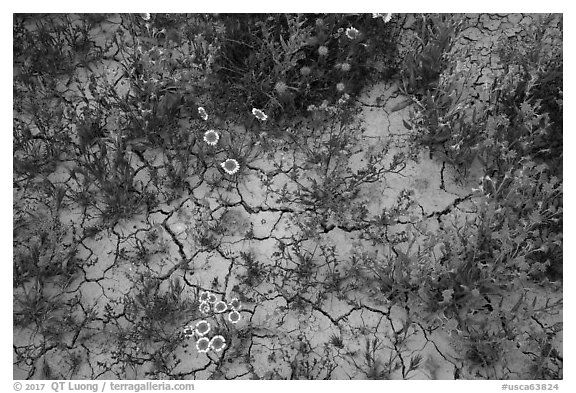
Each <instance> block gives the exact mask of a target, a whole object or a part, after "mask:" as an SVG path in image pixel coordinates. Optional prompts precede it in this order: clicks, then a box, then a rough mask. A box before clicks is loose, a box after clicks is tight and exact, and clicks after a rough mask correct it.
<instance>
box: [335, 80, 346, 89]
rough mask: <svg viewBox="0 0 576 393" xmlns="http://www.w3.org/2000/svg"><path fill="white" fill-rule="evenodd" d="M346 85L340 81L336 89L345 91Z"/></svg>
mask: <svg viewBox="0 0 576 393" xmlns="http://www.w3.org/2000/svg"><path fill="white" fill-rule="evenodd" d="M345 87H346V86H344V83H342V82H340V83H338V84H337V85H336V90H338V91H344V88H345Z"/></svg>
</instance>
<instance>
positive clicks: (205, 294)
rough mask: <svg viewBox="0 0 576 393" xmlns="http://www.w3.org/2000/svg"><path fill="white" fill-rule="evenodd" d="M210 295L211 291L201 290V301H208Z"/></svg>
mask: <svg viewBox="0 0 576 393" xmlns="http://www.w3.org/2000/svg"><path fill="white" fill-rule="evenodd" d="M209 296H210V292H209V291H202V292H200V297H199V298H200V301H201V302H207V301H208V297H209Z"/></svg>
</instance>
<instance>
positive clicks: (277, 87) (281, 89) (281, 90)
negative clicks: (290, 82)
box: [274, 82, 288, 94]
mask: <svg viewBox="0 0 576 393" xmlns="http://www.w3.org/2000/svg"><path fill="white" fill-rule="evenodd" d="M274 89H275V90H276V91H277V92H278V93H279V94H283V93H285V92H286V89H288V86H286V83H284V82H276V85H275V86H274Z"/></svg>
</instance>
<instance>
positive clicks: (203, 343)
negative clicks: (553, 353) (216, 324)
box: [196, 337, 211, 353]
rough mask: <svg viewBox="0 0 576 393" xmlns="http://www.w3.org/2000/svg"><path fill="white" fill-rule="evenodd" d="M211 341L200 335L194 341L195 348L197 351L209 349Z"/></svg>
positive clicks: (204, 351)
mask: <svg viewBox="0 0 576 393" xmlns="http://www.w3.org/2000/svg"><path fill="white" fill-rule="evenodd" d="M210 344H211V341H210V340H208V338H207V337H200V338H199V339H198V341H196V349H197V350H198V352H203V353H206V352H208V351H209V350H210Z"/></svg>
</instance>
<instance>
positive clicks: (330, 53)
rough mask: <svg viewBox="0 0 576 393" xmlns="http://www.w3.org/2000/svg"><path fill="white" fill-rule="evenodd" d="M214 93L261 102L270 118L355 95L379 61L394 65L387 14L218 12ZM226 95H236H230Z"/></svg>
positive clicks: (390, 70) (389, 67) (390, 68)
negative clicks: (223, 93) (219, 33)
mask: <svg viewBox="0 0 576 393" xmlns="http://www.w3.org/2000/svg"><path fill="white" fill-rule="evenodd" d="M214 18H215V23H218V24H219V25H220V26H222V35H221V36H220V37H219V41H218V44H219V46H218V50H217V51H216V55H215V59H214V64H213V69H214V74H213V76H214V77H215V78H216V81H215V83H214V88H215V91H216V92H215V95H216V96H218V95H219V93H218V92H219V91H222V90H223V89H225V90H226V92H227V95H226V101H230V102H245V103H246V104H245V105H248V106H255V107H258V108H264V110H266V111H268V112H270V113H271V114H272V115H273V116H274V117H277V116H278V115H280V114H281V116H287V115H290V114H295V113H298V112H302V111H305V110H306V108H307V107H308V106H309V105H316V104H319V103H320V102H322V101H323V100H328V101H329V102H336V101H338V100H339V99H341V97H343V95H344V94H349V95H354V94H356V93H358V92H359V91H360V89H361V88H362V87H363V86H364V85H365V84H366V82H367V81H368V79H369V78H368V75H369V74H370V73H371V72H372V71H374V66H373V64H374V62H375V61H376V60H377V59H382V63H383V64H384V66H385V68H386V69H385V71H386V72H387V74H388V75H391V74H392V73H393V70H394V68H395V64H394V62H395V56H394V55H395V54H396V42H395V40H396V37H397V36H398V35H397V34H395V33H396V30H395V29H396V25H395V23H394V22H393V21H392V22H391V20H393V19H394V18H393V17H392V15H391V14H383V15H370V14H348V15H344V14H326V15H321V14H298V15H294V14H272V15H270V14H249V15H237V14H235V15H218V16H216V17H214ZM230 95H232V96H233V97H234V98H232V99H231V98H230Z"/></svg>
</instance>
